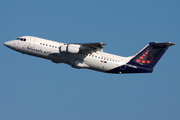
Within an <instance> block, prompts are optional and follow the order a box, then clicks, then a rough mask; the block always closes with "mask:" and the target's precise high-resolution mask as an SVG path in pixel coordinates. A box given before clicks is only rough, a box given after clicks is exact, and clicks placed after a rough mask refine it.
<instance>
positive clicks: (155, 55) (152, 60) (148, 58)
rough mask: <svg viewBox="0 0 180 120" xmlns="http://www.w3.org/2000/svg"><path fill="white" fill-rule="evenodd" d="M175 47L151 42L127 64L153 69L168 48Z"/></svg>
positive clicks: (168, 43)
mask: <svg viewBox="0 0 180 120" xmlns="http://www.w3.org/2000/svg"><path fill="white" fill-rule="evenodd" d="M172 45H175V44H174V43H170V42H167V43H155V42H151V43H149V44H148V45H147V46H145V47H144V48H143V49H142V50H141V51H139V52H138V53H137V54H136V55H134V57H133V58H132V59H131V60H130V61H129V63H128V64H132V65H136V66H141V67H146V68H153V67H154V66H155V65H156V63H157V62H158V61H159V59H160V58H161V57H162V55H163V54H164V53H165V52H166V50H167V49H168V48H169V46H172Z"/></svg>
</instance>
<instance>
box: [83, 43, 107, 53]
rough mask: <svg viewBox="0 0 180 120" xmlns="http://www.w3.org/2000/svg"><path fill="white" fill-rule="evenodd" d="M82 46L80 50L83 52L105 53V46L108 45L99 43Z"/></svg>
mask: <svg viewBox="0 0 180 120" xmlns="http://www.w3.org/2000/svg"><path fill="white" fill-rule="evenodd" d="M80 45H81V46H80V50H81V51H83V52H96V51H103V46H104V45H106V44H104V43H102V42H99V43H84V44H80Z"/></svg>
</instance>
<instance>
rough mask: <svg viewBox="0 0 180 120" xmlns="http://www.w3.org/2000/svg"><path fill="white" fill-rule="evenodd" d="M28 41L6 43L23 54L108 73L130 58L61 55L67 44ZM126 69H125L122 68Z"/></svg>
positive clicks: (100, 55) (80, 53) (102, 55)
mask: <svg viewBox="0 0 180 120" xmlns="http://www.w3.org/2000/svg"><path fill="white" fill-rule="evenodd" d="M21 38H25V39H26V41H23V40H12V41H9V42H6V43H4V44H5V45H6V46H8V47H10V48H11V49H13V50H16V51H18V52H21V53H23V54H28V55H33V56H36V57H41V58H45V59H48V60H51V61H52V62H55V63H66V64H69V65H70V66H72V67H75V68H88V69H92V70H97V71H101V72H107V71H109V70H111V69H113V68H116V67H119V66H121V65H123V64H126V63H127V62H128V61H129V60H130V58H126V57H120V56H117V55H113V54H108V53H105V52H102V51H96V52H92V53H85V52H84V53H83V52H79V53H74V54H70V53H61V52H60V51H59V47H60V46H63V45H67V43H59V42H54V41H51V40H46V39H42V38H38V37H33V36H23V37H21ZM122 69H124V68H122Z"/></svg>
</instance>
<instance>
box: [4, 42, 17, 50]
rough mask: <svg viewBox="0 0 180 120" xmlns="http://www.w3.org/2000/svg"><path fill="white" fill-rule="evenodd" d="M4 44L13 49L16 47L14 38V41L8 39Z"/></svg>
mask: <svg viewBox="0 0 180 120" xmlns="http://www.w3.org/2000/svg"><path fill="white" fill-rule="evenodd" d="M4 45H5V46H6V47H8V48H11V49H15V48H16V42H15V41H14V40H13V41H7V42H5V43H4Z"/></svg>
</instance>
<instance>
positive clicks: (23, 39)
mask: <svg viewBox="0 0 180 120" xmlns="http://www.w3.org/2000/svg"><path fill="white" fill-rule="evenodd" d="M16 40H20V41H26V38H17V39H16Z"/></svg>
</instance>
